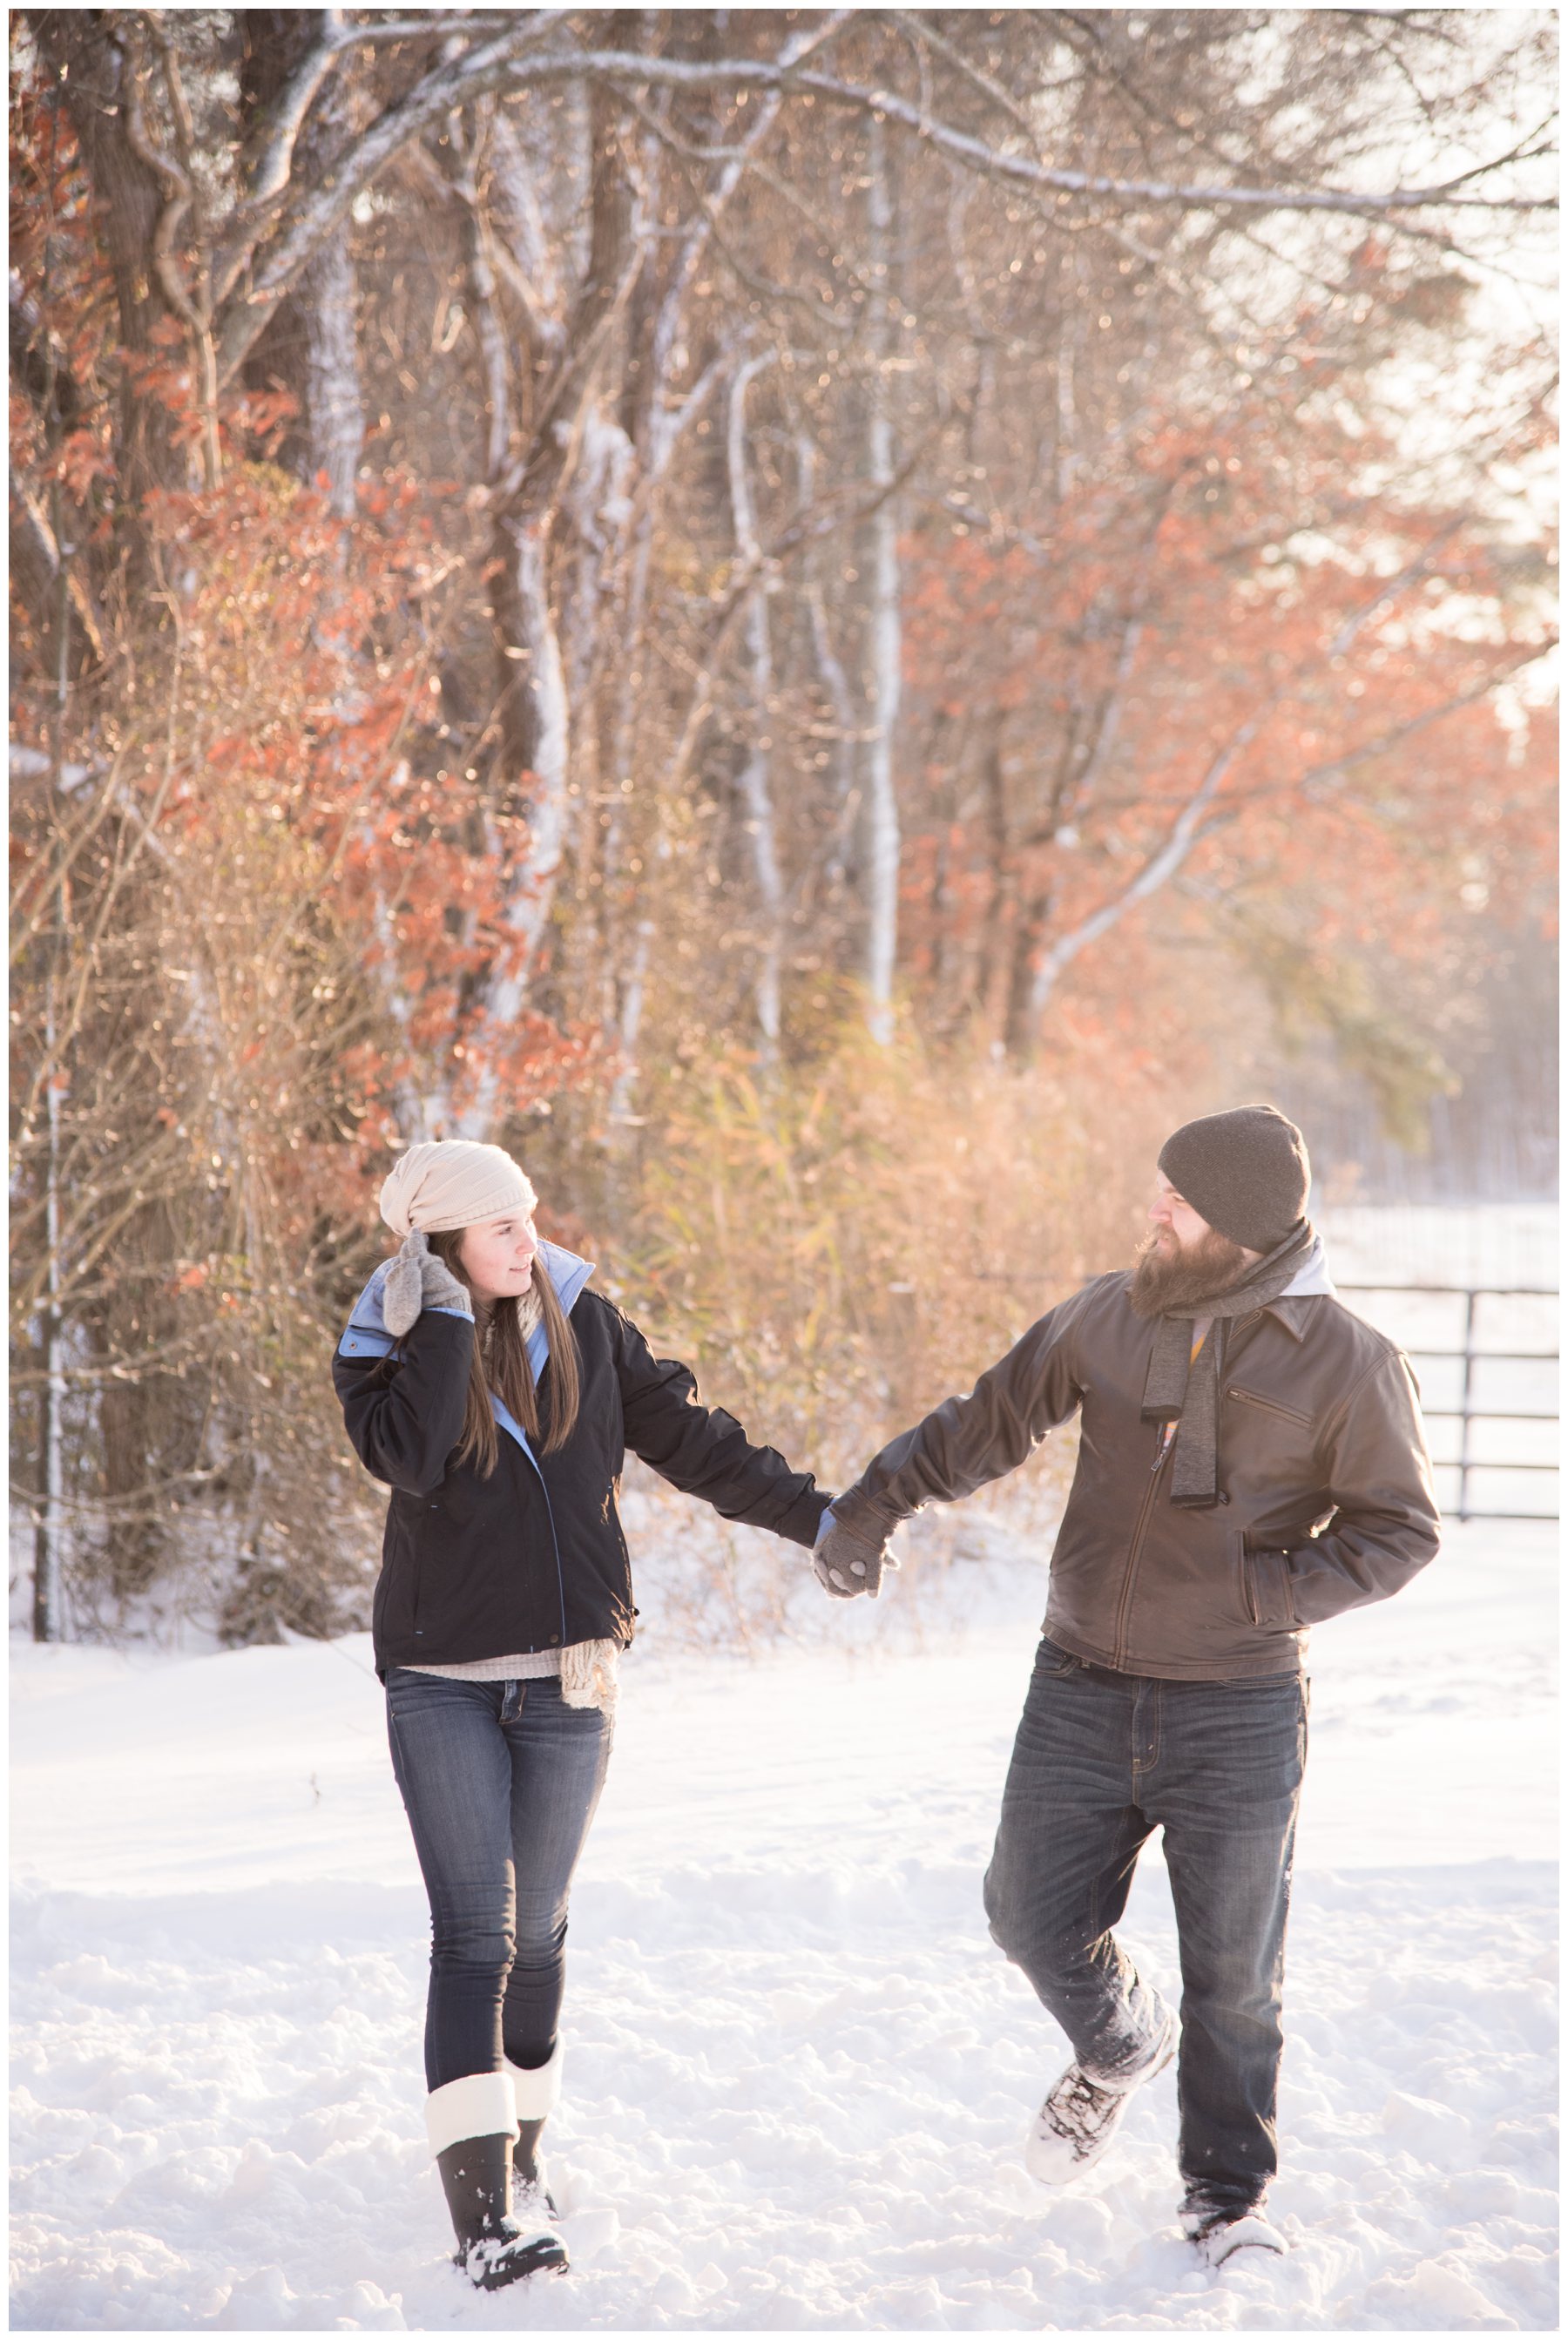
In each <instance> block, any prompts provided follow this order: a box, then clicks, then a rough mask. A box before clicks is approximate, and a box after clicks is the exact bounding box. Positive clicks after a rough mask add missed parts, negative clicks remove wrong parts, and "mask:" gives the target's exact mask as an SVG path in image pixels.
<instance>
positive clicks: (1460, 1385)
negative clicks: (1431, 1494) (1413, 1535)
mask: <svg viewBox="0 0 1568 2340" xmlns="http://www.w3.org/2000/svg"><path fill="white" fill-rule="evenodd" d="M1335 1290H1336V1291H1337V1292H1338V1293H1339V1294H1340V1296H1341V1298H1342V1299H1343V1300H1344V1301H1345V1304H1346V1306H1347V1307H1354V1308H1355V1312H1356V1314H1357V1315H1360V1316H1365V1318H1366V1320H1367V1322H1368V1323H1369V1324H1375V1325H1376V1326H1377V1328H1378V1330H1379V1331H1380V1332H1384V1333H1386V1334H1388V1335H1389V1337H1390V1339H1391V1340H1395V1341H1397V1342H1398V1343H1399V1345H1400V1347H1401V1348H1402V1349H1404V1351H1405V1353H1406V1354H1407V1355H1408V1356H1409V1358H1410V1362H1411V1363H1412V1365H1413V1366H1414V1369H1415V1374H1416V1379H1417V1380H1418V1381H1419V1382H1420V1383H1421V1398H1422V1412H1423V1413H1424V1415H1425V1418H1426V1423H1427V1428H1428V1433H1429V1434H1430V1437H1431V1443H1432V1460H1433V1465H1434V1470H1435V1472H1436V1475H1437V1482H1438V1496H1439V1500H1440V1501H1441V1502H1442V1503H1443V1508H1444V1512H1446V1513H1447V1514H1448V1515H1449V1516H1450V1517H1451V1518H1454V1519H1460V1520H1554V1519H1556V1518H1557V1516H1558V1502H1557V1456H1558V1446H1557V1420H1558V1395H1557V1361H1558V1337H1557V1297H1558V1295H1557V1294H1556V1292H1555V1291H1553V1290H1550V1289H1548V1288H1546V1287H1545V1286H1543V1285H1540V1284H1341V1283H1340V1282H1339V1281H1338V1279H1337V1278H1336V1279H1335Z"/></svg>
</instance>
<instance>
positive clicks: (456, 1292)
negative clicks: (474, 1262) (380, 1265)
mask: <svg viewBox="0 0 1568 2340" xmlns="http://www.w3.org/2000/svg"><path fill="white" fill-rule="evenodd" d="M425 1308H455V1309H457V1310H459V1311H460V1313H461V1314H462V1315H464V1316H471V1315H472V1314H473V1302H472V1300H471V1298H470V1296H469V1290H468V1286H467V1284H460V1283H459V1281H458V1279H457V1277H456V1276H455V1275H454V1274H452V1270H451V1268H450V1267H448V1266H447V1265H446V1264H445V1263H444V1261H442V1260H439V1259H437V1257H436V1255H435V1254H434V1252H433V1251H432V1249H431V1247H430V1245H429V1244H427V1243H426V1241H425V1239H424V1237H423V1235H422V1234H420V1232H419V1230H418V1228H417V1227H416V1228H415V1229H414V1232H413V1234H412V1235H410V1236H409V1237H408V1239H407V1241H406V1242H405V1243H404V1244H403V1247H402V1250H401V1251H400V1252H399V1253H398V1254H397V1257H396V1258H395V1259H394V1260H393V1261H392V1265H391V1266H390V1267H389V1268H388V1270H387V1272H386V1281H385V1282H384V1283H383V1284H382V1324H384V1325H385V1326H386V1328H387V1331H388V1332H389V1333H392V1334H397V1335H398V1337H399V1338H400V1339H401V1337H402V1334H404V1333H406V1332H407V1331H408V1330H409V1328H410V1327H411V1325H412V1324H415V1323H416V1322H417V1321H418V1318H419V1315H420V1312H421V1311H422V1309H425Z"/></svg>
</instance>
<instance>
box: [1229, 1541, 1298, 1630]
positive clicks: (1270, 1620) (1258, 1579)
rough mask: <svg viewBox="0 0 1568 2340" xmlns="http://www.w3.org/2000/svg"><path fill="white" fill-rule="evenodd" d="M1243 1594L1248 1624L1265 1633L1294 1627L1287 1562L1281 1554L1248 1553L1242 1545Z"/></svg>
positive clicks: (1294, 1619) (1283, 1554) (1293, 1608)
mask: <svg viewBox="0 0 1568 2340" xmlns="http://www.w3.org/2000/svg"><path fill="white" fill-rule="evenodd" d="M1241 1575H1242V1593H1243V1601H1244V1605H1245V1611H1246V1615H1247V1618H1248V1620H1249V1621H1250V1622H1251V1623H1252V1624H1254V1625H1257V1626H1261V1627H1263V1628H1264V1629H1265V1631H1267V1630H1269V1629H1273V1630H1275V1631H1278V1629H1279V1628H1280V1627H1281V1626H1294V1625H1295V1623H1296V1621H1297V1620H1296V1614H1295V1602H1294V1601H1293V1600H1292V1598H1291V1582H1290V1562H1289V1560H1288V1558H1287V1557H1286V1555H1285V1553H1284V1552H1248V1551H1247V1549H1246V1545H1245V1539H1243V1542H1242V1553H1241Z"/></svg>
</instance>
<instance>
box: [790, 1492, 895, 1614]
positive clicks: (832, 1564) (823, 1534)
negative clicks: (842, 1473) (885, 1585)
mask: <svg viewBox="0 0 1568 2340" xmlns="http://www.w3.org/2000/svg"><path fill="white" fill-rule="evenodd" d="M891 1536H892V1530H891V1529H890V1528H889V1529H888V1532H887V1534H886V1535H883V1536H881V1537H879V1538H878V1537H868V1536H865V1535H862V1534H860V1533H859V1532H858V1530H856V1529H854V1528H851V1527H846V1526H845V1524H844V1522H842V1521H841V1520H839V1519H836V1518H835V1517H834V1515H833V1511H832V1507H831V1506H830V1505H829V1509H828V1510H827V1511H825V1512H823V1514H822V1519H821V1523H820V1525H819V1528H818V1530H817V1542H816V1544H815V1546H814V1547H813V1549H812V1552H811V1565H812V1567H813V1568H814V1569H815V1570H816V1572H817V1578H818V1581H819V1583H820V1585H821V1587H822V1590H823V1591H825V1592H827V1593H828V1594H829V1595H830V1596H831V1598H832V1599H833V1600H835V1601H853V1600H854V1599H855V1597H856V1595H857V1593H860V1592H868V1593H869V1594H870V1595H871V1598H872V1600H873V1601H874V1600H875V1599H876V1597H877V1595H878V1592H880V1591H881V1589H882V1572H883V1570H884V1569H885V1568H897V1567H898V1561H897V1560H896V1559H895V1558H894V1556H893V1554H892V1553H891V1552H889V1551H888V1542H889V1541H890V1539H891Z"/></svg>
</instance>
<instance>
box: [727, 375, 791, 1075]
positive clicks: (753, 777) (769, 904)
mask: <svg viewBox="0 0 1568 2340" xmlns="http://www.w3.org/2000/svg"><path fill="white" fill-rule="evenodd" d="M772 362H773V361H772V356H771V353H770V352H769V354H767V355H765V356H762V357H757V358H752V359H750V360H749V361H748V362H747V363H746V364H745V365H743V366H742V367H741V369H740V371H739V373H738V374H737V375H736V377H735V381H734V384H733V386H732V388H731V390H730V393H729V435H728V447H729V503H730V509H731V511H732V512H733V513H734V517H735V545H736V550H737V551H738V552H739V556H740V560H741V561H742V563H743V564H750V563H752V562H755V561H756V560H759V557H760V551H761V547H760V545H759V541H758V536H757V514H756V511H755V508H754V506H753V504H752V501H751V483H750V481H749V477H748V475H747V468H746V392H747V391H748V389H749V387H750V384H751V382H752V381H753V380H754V378H755V377H756V376H757V375H758V374H759V373H760V372H762V371H763V369H764V368H765V367H767V366H769V365H770V364H771V363H772ZM746 656H747V664H748V667H749V677H750V684H751V726H750V729H751V737H750V744H749V748H748V750H747V756H746V761H745V764H744V765H743V767H742V768H741V771H740V775H739V778H738V779H737V781H736V784H735V785H736V788H737V790H738V792H739V798H740V801H741V803H742V804H743V805H744V807H745V808H746V833H747V836H748V837H749V839H750V841H751V868H752V874H753V876H754V877H755V878H756V882H757V903H758V908H759V912H760V926H761V934H760V937H759V942H758V947H757V979H756V985H755V991H756V998H757V1021H758V1023H759V1026H761V1030H762V1056H763V1060H764V1062H765V1063H769V1064H771V1063H772V1061H773V1059H774V1058H775V1057H776V1056H777V1055H778V1053H779V967H780V962H781V960H782V957H783V949H784V882H783V879H782V878H781V877H780V876H779V849H778V841H777V838H776V836H775V833H774V819H773V759H772V748H773V735H772V725H773V697H774V690H773V644H772V638H771V635H770V632H769V624H768V589H767V580H766V579H765V578H764V577H762V576H761V575H759V576H758V577H757V578H756V579H755V580H754V581H753V583H752V584H751V586H750V588H749V591H748V593H747V596H746Z"/></svg>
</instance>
